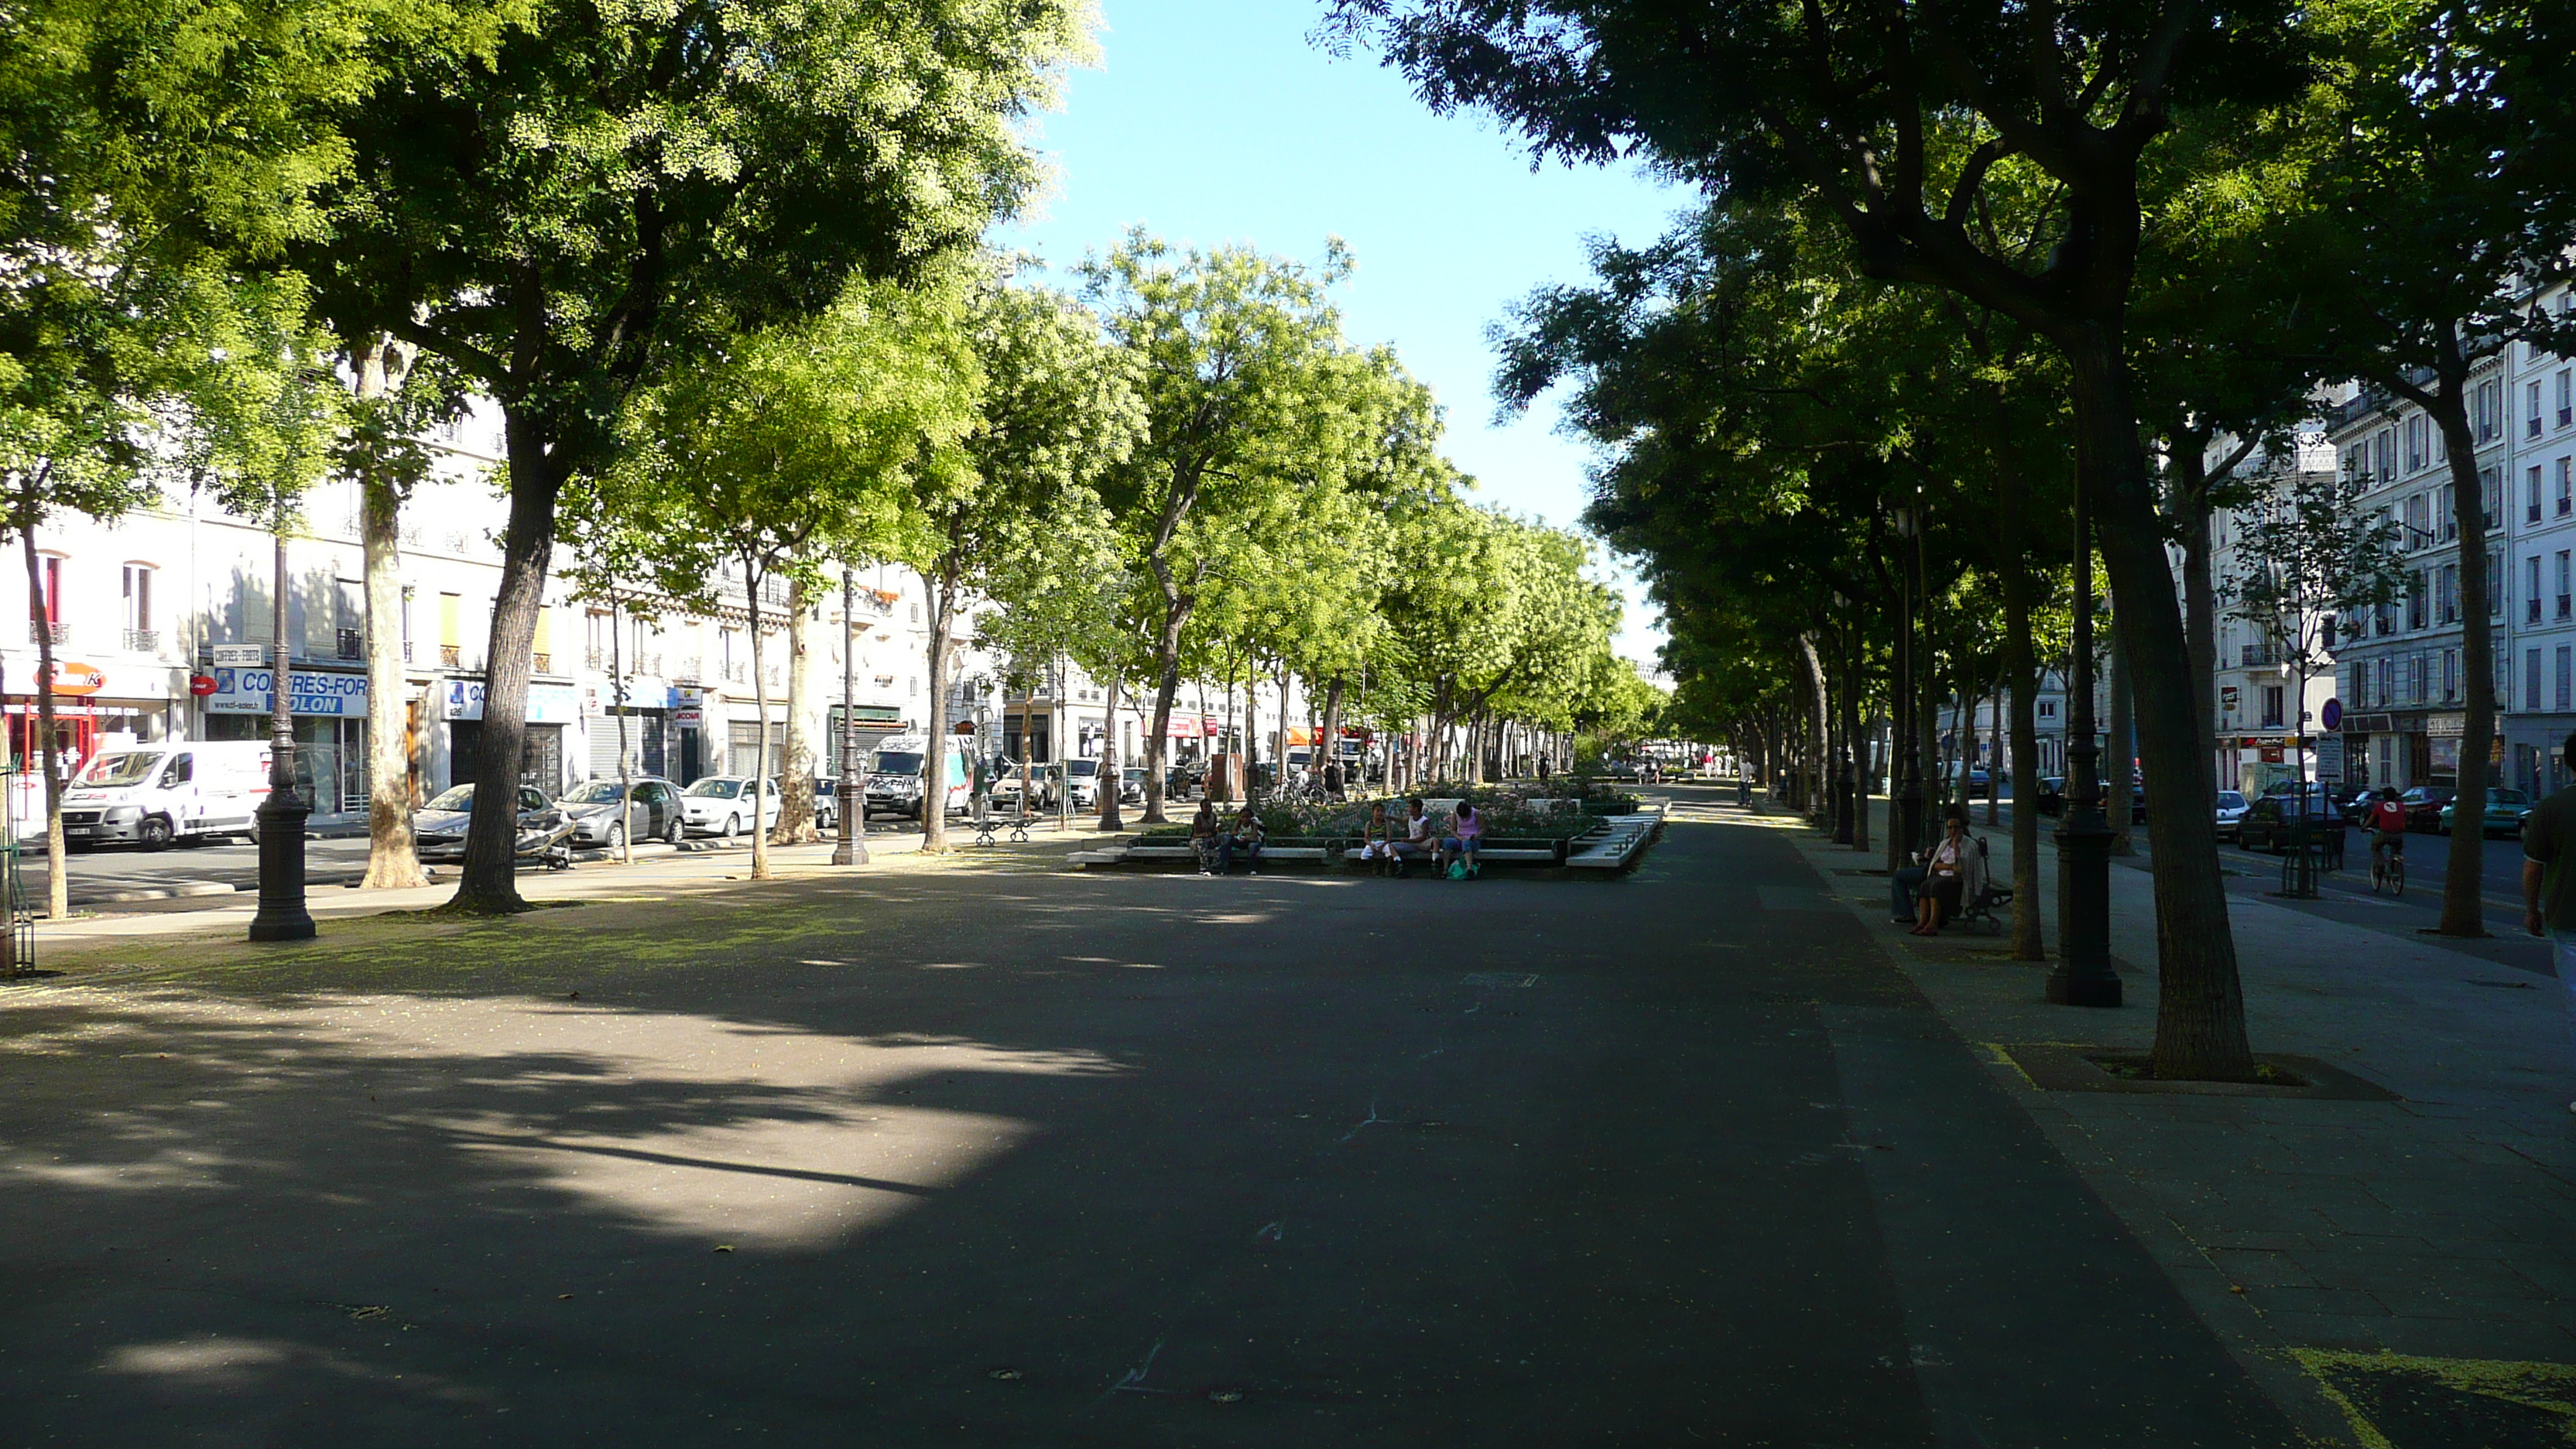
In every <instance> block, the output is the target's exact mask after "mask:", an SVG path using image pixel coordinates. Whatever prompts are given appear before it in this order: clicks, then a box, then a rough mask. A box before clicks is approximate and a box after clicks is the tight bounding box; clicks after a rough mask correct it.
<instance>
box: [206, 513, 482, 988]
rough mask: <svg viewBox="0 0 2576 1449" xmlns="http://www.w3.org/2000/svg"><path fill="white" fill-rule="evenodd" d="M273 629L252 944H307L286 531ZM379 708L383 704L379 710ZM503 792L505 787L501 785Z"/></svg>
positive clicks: (280, 544) (306, 809) (307, 812)
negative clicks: (288, 634) (265, 780)
mask: <svg viewBox="0 0 2576 1449" xmlns="http://www.w3.org/2000/svg"><path fill="white" fill-rule="evenodd" d="M276 576H277V577H276V583H275V585H274V587H273V588H272V590H271V592H272V593H273V594H274V595H275V597H274V598H273V599H272V600H271V603H272V604H273V605H274V610H275V612H274V613H273V615H272V616H271V617H272V623H273V627H272V628H271V630H270V635H271V637H272V638H274V639H275V640H276V643H275V644H274V645H273V646H272V649H271V653H270V658H269V662H268V798H267V799H265V800H263V801H261V802H260V805H259V811H258V814H259V909H258V911H257V912H255V913H254V914H253V915H252V916H251V918H250V938H251V939H252V940H254V941H310V940H312V939H313V913H312V912H311V911H309V910H306V909H305V906H304V822H305V820H306V819H307V818H309V817H310V816H311V815H312V814H313V809H312V807H311V806H309V805H307V804H305V803H304V801H303V799H302V798H301V797H299V796H298V795H297V794H296V793H295V709H294V675H293V673H292V668H293V664H292V655H291V653H290V651H289V649H288V647H287V639H286V527H285V525H284V523H282V522H281V523H280V524H279V526H278V530H277V567H276ZM379 707H380V708H381V707H382V706H379ZM504 788H507V787H504Z"/></svg>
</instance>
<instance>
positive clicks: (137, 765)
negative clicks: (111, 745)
mask: <svg viewBox="0 0 2576 1449" xmlns="http://www.w3.org/2000/svg"><path fill="white" fill-rule="evenodd" d="M160 763H161V757H160V756H159V755H102V756H100V757H99V759H98V760H97V762H96V763H94V764H92V765H91V766H90V767H89V770H88V771H87V773H85V774H83V775H82V776H81V783H82V784H84V785H140V784H142V783H143V782H144V781H145V780H147V779H149V778H151V775H152V769H153V767H154V766H156V765H158V764H160Z"/></svg>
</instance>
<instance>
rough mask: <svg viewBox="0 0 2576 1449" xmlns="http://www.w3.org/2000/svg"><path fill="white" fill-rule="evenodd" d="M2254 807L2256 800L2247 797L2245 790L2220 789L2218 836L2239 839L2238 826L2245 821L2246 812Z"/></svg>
mask: <svg viewBox="0 0 2576 1449" xmlns="http://www.w3.org/2000/svg"><path fill="white" fill-rule="evenodd" d="M2253 808H2254V802H2252V801H2250V800H2248V799H2246V798H2245V792H2244V791H2242V790H2221V791H2219V792H2218V838H2219V839H2221V840H2235V839H2238V838H2239V837H2238V834H2237V828H2238V827H2239V826H2241V825H2243V824H2244V823H2245V816H2246V813H2247V812H2248V811H2250V810H2252V809H2253Z"/></svg>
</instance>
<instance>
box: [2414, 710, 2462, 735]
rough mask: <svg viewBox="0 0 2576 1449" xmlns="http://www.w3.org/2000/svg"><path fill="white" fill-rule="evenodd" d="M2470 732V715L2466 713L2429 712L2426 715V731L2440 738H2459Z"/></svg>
mask: <svg viewBox="0 0 2576 1449" xmlns="http://www.w3.org/2000/svg"><path fill="white" fill-rule="evenodd" d="M2468 732H2469V717H2468V716H2467V715H2464V714H2428V715H2426V716H2424V733H2426V734H2428V735H2431V736H2432V737H2433V738H2435V739H2437V740H2439V739H2454V740H2456V739H2458V738H2459V737H2460V736H2462V735H2464V734H2467V733H2468Z"/></svg>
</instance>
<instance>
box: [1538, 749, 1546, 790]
mask: <svg viewBox="0 0 2576 1449" xmlns="http://www.w3.org/2000/svg"><path fill="white" fill-rule="evenodd" d="M1538 782H1539V785H1540V786H1541V787H1542V788H1544V787H1545V786H1546V784H1547V756H1545V755H1541V756H1539V757H1538Z"/></svg>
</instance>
